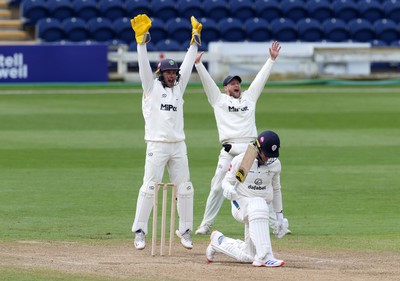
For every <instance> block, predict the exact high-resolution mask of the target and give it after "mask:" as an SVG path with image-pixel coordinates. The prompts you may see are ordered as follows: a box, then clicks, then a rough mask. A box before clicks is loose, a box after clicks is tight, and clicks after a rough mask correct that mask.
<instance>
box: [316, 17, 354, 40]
mask: <svg viewBox="0 0 400 281" xmlns="http://www.w3.org/2000/svg"><path fill="white" fill-rule="evenodd" d="M322 31H323V32H324V38H325V39H326V40H327V41H330V42H346V41H348V39H349V38H350V35H349V30H348V28H347V24H346V23H345V22H344V21H343V20H341V19H336V18H332V19H327V20H325V21H323V22H322Z"/></svg>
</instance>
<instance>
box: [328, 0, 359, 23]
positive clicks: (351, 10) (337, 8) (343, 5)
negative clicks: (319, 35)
mask: <svg viewBox="0 0 400 281" xmlns="http://www.w3.org/2000/svg"><path fill="white" fill-rule="evenodd" d="M332 8H333V13H334V17H335V18H337V19H342V20H344V21H345V22H348V21H350V20H353V19H356V18H358V17H359V13H358V8H357V4H356V2H354V1H353V0H340V1H333V2H332Z"/></svg>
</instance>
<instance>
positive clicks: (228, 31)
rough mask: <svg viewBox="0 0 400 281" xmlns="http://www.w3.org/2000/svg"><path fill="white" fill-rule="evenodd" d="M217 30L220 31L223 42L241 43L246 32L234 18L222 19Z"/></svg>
mask: <svg viewBox="0 0 400 281" xmlns="http://www.w3.org/2000/svg"><path fill="white" fill-rule="evenodd" d="M218 28H219V30H220V31H221V39H222V40H223V41H231V42H236V41H243V40H245V39H246V32H245V30H244V28H243V23H242V21H241V20H239V19H236V18H224V19H221V20H220V21H219V22H218Z"/></svg>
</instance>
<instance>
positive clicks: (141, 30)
mask: <svg viewBox="0 0 400 281" xmlns="http://www.w3.org/2000/svg"><path fill="white" fill-rule="evenodd" d="M131 25H132V29H133V31H135V38H136V42H137V43H138V44H146V43H149V42H150V40H151V37H150V33H149V29H150V27H151V19H150V18H149V17H148V16H147V15H145V14H141V15H137V16H136V17H134V18H133V19H131Z"/></svg>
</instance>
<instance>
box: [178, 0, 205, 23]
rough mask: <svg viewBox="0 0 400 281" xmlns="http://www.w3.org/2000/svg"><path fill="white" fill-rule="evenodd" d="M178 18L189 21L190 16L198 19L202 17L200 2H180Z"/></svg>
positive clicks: (192, 0) (202, 10) (182, 0)
mask: <svg viewBox="0 0 400 281" xmlns="http://www.w3.org/2000/svg"><path fill="white" fill-rule="evenodd" d="M177 8H178V12H179V17H181V18H184V19H190V17H191V16H194V17H195V18H197V19H199V18H201V17H204V8H203V3H202V1H201V0H181V1H179V3H178V5H177Z"/></svg>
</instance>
